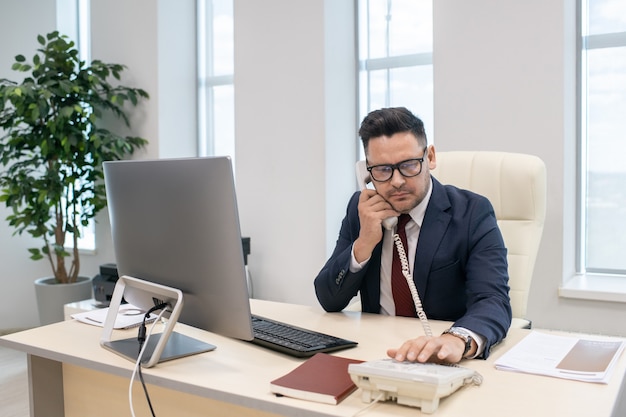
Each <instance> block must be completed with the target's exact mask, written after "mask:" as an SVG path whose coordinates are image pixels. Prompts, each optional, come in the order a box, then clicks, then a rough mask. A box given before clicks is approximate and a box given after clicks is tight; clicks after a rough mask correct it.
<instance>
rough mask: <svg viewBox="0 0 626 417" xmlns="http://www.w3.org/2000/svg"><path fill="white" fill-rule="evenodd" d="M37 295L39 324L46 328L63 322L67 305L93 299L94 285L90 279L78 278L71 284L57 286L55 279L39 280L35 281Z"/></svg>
mask: <svg viewBox="0 0 626 417" xmlns="http://www.w3.org/2000/svg"><path fill="white" fill-rule="evenodd" d="M35 295H36V297H37V309H38V311H39V322H40V323H41V325H42V326H44V325H46V324H51V323H56V322H59V321H63V319H64V313H63V308H64V306H65V304H68V303H72V302H74V301H82V300H87V299H90V298H92V297H93V285H92V282H91V278H89V277H78V279H77V281H76V282H73V283H71V284H57V283H56V282H55V280H54V277H46V278H39V279H37V280H35Z"/></svg>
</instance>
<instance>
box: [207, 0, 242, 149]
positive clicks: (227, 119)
mask: <svg viewBox="0 0 626 417" xmlns="http://www.w3.org/2000/svg"><path fill="white" fill-rule="evenodd" d="M233 34H234V29H233V0H198V65H199V68H198V75H199V80H198V81H199V83H198V84H199V94H198V97H199V102H198V108H199V116H200V117H198V120H199V128H198V132H199V138H198V141H199V147H198V148H199V155H200V156H207V155H230V156H231V158H233V162H234V158H235V89H234V86H233V72H234V45H233V42H234V40H233Z"/></svg>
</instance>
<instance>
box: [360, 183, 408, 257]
mask: <svg viewBox="0 0 626 417" xmlns="http://www.w3.org/2000/svg"><path fill="white" fill-rule="evenodd" d="M399 215H400V213H398V212H397V211H395V210H394V209H393V208H392V207H391V204H389V203H388V202H387V200H385V199H384V198H382V197H381V196H380V194H378V193H377V192H376V190H372V189H369V188H366V189H364V190H363V191H361V196H360V197H359V222H360V223H361V229H360V231H359V237H358V238H357V239H356V240H355V241H354V246H353V249H354V257H355V258H356V261H357V262H363V261H364V260H366V259H368V258H369V257H370V256H371V255H372V251H373V250H374V247H375V246H376V245H377V244H378V242H380V240H381V239H382V238H383V231H382V226H381V224H382V221H383V220H384V219H386V218H388V217H397V216H399Z"/></svg>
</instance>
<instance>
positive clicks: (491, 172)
mask: <svg viewBox="0 0 626 417" xmlns="http://www.w3.org/2000/svg"><path fill="white" fill-rule="evenodd" d="M432 175H433V176H434V177H435V178H437V179H438V180H439V181H440V182H441V183H442V184H452V185H455V186H457V187H459V188H464V189H466V190H471V191H473V192H475V193H478V194H481V195H483V196H485V197H487V198H488V199H489V201H490V202H491V204H492V205H493V208H494V210H495V213H496V218H497V220H498V226H499V227H500V230H501V232H502V236H503V238H504V243H505V245H506V247H507V249H508V255H507V260H508V263H509V285H510V287H511V291H510V296H511V307H512V309H513V323H512V324H511V327H522V328H530V325H531V322H530V320H528V319H526V306H527V304H528V293H529V290H530V284H531V281H532V276H533V270H534V267H535V260H536V258H537V252H538V250H539V244H540V242H541V235H542V233H543V224H544V221H545V217H546V181H547V180H546V167H545V164H544V163H543V161H542V160H541V159H539V158H538V157H536V156H534V155H526V154H518V153H507V152H480V151H476V152H474V151H453V152H437V168H436V169H434V170H433V171H432Z"/></svg>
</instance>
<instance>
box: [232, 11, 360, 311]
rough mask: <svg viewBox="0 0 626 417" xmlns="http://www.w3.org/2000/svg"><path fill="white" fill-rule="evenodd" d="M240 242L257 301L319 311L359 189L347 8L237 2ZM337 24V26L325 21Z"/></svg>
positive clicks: (351, 41) (350, 26)
mask: <svg viewBox="0 0 626 417" xmlns="http://www.w3.org/2000/svg"><path fill="white" fill-rule="evenodd" d="M234 14H235V115H236V117H235V135H236V155H237V172H236V181H237V196H238V203H239V212H240V218H241V228H242V234H243V235H245V236H250V238H251V256H250V258H249V269H250V272H251V275H252V280H253V283H254V293H253V295H254V296H255V297H258V298H263V299H270V300H277V301H289V302H294V303H301V304H310V305H317V300H316V298H315V294H314V290H313V278H314V277H315V276H316V275H317V273H318V271H319V269H320V268H321V266H322V264H323V262H324V261H325V259H326V257H327V255H328V253H327V247H329V246H330V245H331V244H333V245H334V242H335V239H336V236H337V232H338V230H339V224H340V220H341V218H342V217H343V216H342V215H343V213H344V210H345V208H344V204H345V202H346V201H347V198H348V196H349V195H350V194H351V192H352V191H353V190H354V188H355V180H354V168H353V165H352V164H351V163H348V164H346V163H345V161H354V160H356V156H355V155H356V146H355V140H356V137H357V136H356V123H357V122H356V115H355V114H356V105H355V104H354V97H355V92H356V81H355V77H354V73H355V62H356V61H355V55H354V48H353V46H354V29H353V21H354V20H353V19H354V12H353V10H352V7H351V2H346V1H343V2H337V1H331V0H326V1H325V0H311V1H292V0H271V1H262V2H259V1H257V0H235V9H234ZM328 16H331V17H332V18H327V17H328Z"/></svg>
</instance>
